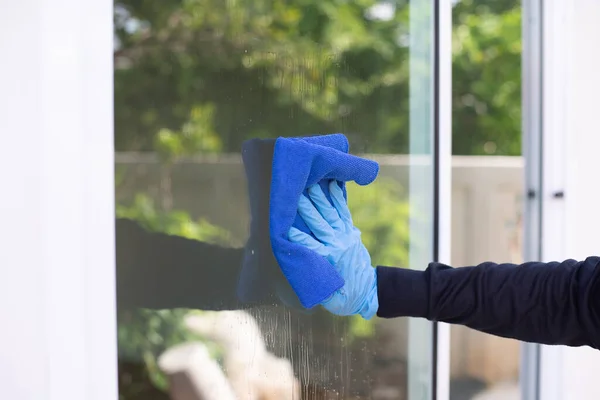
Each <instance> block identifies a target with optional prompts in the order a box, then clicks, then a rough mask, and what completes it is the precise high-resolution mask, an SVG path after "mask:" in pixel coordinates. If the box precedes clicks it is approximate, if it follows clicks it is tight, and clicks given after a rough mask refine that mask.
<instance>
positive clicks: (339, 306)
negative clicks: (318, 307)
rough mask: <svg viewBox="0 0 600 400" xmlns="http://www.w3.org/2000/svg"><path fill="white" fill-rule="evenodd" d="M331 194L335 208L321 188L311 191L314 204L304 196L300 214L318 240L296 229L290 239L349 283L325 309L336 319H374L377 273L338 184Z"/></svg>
mask: <svg viewBox="0 0 600 400" xmlns="http://www.w3.org/2000/svg"><path fill="white" fill-rule="evenodd" d="M329 192H330V195H331V199H332V201H333V205H331V203H330V202H329V200H328V199H327V197H326V196H325V193H323V190H322V189H321V187H320V186H319V185H318V184H316V185H313V186H311V187H310V188H309V189H308V195H309V197H310V200H309V199H308V198H307V197H306V196H304V195H302V196H300V201H299V205H298V213H299V214H300V216H301V217H302V219H303V220H304V222H305V223H306V225H307V226H308V228H309V229H310V230H311V232H312V233H313V235H314V236H315V237H316V240H315V238H313V237H312V236H310V235H308V234H306V233H304V232H302V231H300V230H299V229H297V228H294V227H292V228H291V229H290V232H289V235H288V236H289V239H290V241H292V242H294V243H297V244H301V245H304V246H306V247H308V248H309V249H311V250H313V251H315V252H316V253H317V254H319V255H321V256H323V257H325V258H326V259H327V260H328V261H329V262H330V263H331V264H332V265H333V266H334V267H335V268H336V270H337V272H338V273H339V274H340V275H341V277H342V278H343V279H344V281H345V283H344V286H343V287H342V288H340V289H339V290H337V291H336V292H335V293H334V294H333V295H332V296H331V297H330V298H329V299H327V300H325V301H324V302H323V303H322V305H323V307H324V308H325V309H326V310H328V311H329V312H331V313H332V314H335V315H344V316H346V315H354V314H360V315H361V316H362V317H363V318H364V319H371V318H372V317H373V316H374V315H375V314H376V313H377V309H378V308H379V302H378V298H377V276H376V270H375V268H373V266H372V265H371V256H370V255H369V252H368V251H367V249H366V248H365V246H364V245H363V243H362V241H361V233H360V231H359V230H358V229H357V228H356V227H355V226H354V224H353V222H352V216H351V215H350V210H349V209H348V205H347V203H346V199H345V198H344V194H343V192H342V189H341V188H340V186H339V185H338V184H337V182H336V181H331V183H330V184H329ZM311 200H312V201H311Z"/></svg>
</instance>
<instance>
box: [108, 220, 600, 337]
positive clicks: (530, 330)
mask: <svg viewBox="0 0 600 400" xmlns="http://www.w3.org/2000/svg"><path fill="white" fill-rule="evenodd" d="M116 227H117V229H116V238H117V260H116V261H117V299H118V307H119V309H131V308H137V307H142V308H157V309H166V308H178V307H181V308H198V309H204V310H223V309H238V308H246V307H250V306H251V305H248V304H242V303H241V302H240V301H239V300H238V298H237V295H236V287H237V284H238V280H239V276H240V269H241V267H242V261H243V257H244V250H243V249H235V248H223V247H219V246H216V245H211V244H207V243H202V242H199V241H196V240H190V239H186V238H182V237H178V236H170V235H166V234H162V233H155V232H149V231H146V230H145V229H143V228H142V227H140V226H139V225H138V224H136V223H135V222H133V221H129V220H125V219H118V220H117V224H116ZM599 264H600V257H590V258H587V259H586V260H584V261H580V262H577V261H574V260H567V261H564V262H561V263H558V262H551V263H540V262H530V263H525V264H522V265H515V264H494V263H489V262H488V263H483V264H479V265H476V266H470V267H462V268H452V267H450V266H447V265H443V264H439V263H431V264H430V265H429V266H428V268H427V269H426V270H425V271H417V270H409V269H402V268H390V267H377V282H378V296H379V310H378V313H377V315H378V316H379V317H382V318H393V317H418V318H426V319H428V320H430V321H441V322H447V323H451V324H459V325H464V326H468V327H470V328H473V329H476V330H479V331H482V332H486V333H489V334H493V335H496V336H502V337H507V338H514V339H518V340H522V341H528V342H536V343H543V344H562V345H568V346H583V345H589V346H591V347H593V348H596V349H600V283H599V282H600V279H599V277H600V265H599ZM271 301H273V302H276V301H278V299H271Z"/></svg>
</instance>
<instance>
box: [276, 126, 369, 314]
mask: <svg viewBox="0 0 600 400" xmlns="http://www.w3.org/2000/svg"><path fill="white" fill-rule="evenodd" d="M348 151H349V145H348V140H347V139H346V137H345V136H344V135H341V134H334V135H325V136H312V137H305V138H278V139H277V140H276V141H275V148H274V150H273V165H272V177H271V190H270V218H269V229H270V239H271V246H272V249H273V254H274V255H275V258H276V260H277V262H278V263H279V266H280V267H281V271H282V272H283V274H284V276H285V277H286V279H287V281H288V282H289V284H290V285H291V287H292V288H293V290H294V292H295V293H296V295H297V297H298V299H299V301H300V303H301V304H302V306H304V307H306V308H312V307H314V306H316V305H318V304H320V303H321V302H322V301H323V300H325V299H327V298H328V297H329V296H331V295H332V294H333V293H334V292H335V291H336V290H338V289H340V288H341V287H342V286H343V285H344V280H343V279H342V277H341V276H340V275H339V274H338V273H337V271H336V270H335V268H334V267H333V266H332V265H331V264H330V263H329V262H328V261H327V260H326V259H324V258H323V257H321V256H320V255H318V254H317V253H315V252H314V251H312V250H309V249H307V248H306V247H304V246H301V245H298V244H295V243H292V242H290V241H289V239H288V232H289V230H290V227H292V226H294V227H296V228H298V229H300V230H301V231H303V232H306V233H310V231H309V229H308V227H307V226H306V224H304V222H303V220H302V219H301V217H300V216H299V215H298V200H299V199H300V195H301V194H302V193H306V190H307V188H308V187H309V186H312V185H314V184H315V183H319V184H320V185H321V187H322V188H323V191H324V192H325V195H326V196H327V197H328V198H329V201H330V202H331V198H330V196H329V189H328V183H329V182H330V181H331V180H336V181H338V184H339V185H340V187H341V188H342V190H343V192H344V196H346V188H345V182H347V181H355V182H356V183H357V184H359V185H368V184H369V183H371V182H373V181H374V180H375V178H376V177H377V174H378V172H379V165H378V164H377V163H376V162H374V161H371V160H366V159H364V158H360V157H356V156H353V155H350V154H348Z"/></svg>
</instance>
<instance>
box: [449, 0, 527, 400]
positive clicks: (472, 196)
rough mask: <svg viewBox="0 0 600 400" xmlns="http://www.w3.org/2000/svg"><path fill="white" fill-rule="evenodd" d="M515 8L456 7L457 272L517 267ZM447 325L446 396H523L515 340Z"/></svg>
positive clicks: (500, 4) (517, 4) (512, 2)
mask: <svg viewBox="0 0 600 400" xmlns="http://www.w3.org/2000/svg"><path fill="white" fill-rule="evenodd" d="M521 11H522V4H521V1H519V0H505V1H480V2H477V3H476V4H475V2H471V1H458V2H456V3H455V5H454V9H453V23H454V27H453V31H454V33H453V36H454V37H453V39H454V49H453V59H454V61H453V72H454V76H453V92H454V93H453V154H454V163H453V165H454V168H453V171H452V176H453V182H452V216H453V218H452V265H453V266H456V267H460V266H467V265H476V264H478V263H481V262H485V261H494V262H499V263H502V262H509V263H516V264H520V263H522V262H523V257H522V255H523V215H522V210H523V198H524V194H523V188H524V187H525V185H524V183H523V176H524V170H523V160H522V159H521V142H522V137H521V123H522V122H521V44H522V41H521V36H522V26H521ZM476 54H477V55H479V56H475V55H476ZM471 221H477V223H476V224H473V223H471ZM451 329H452V330H451V351H450V353H451V385H450V389H451V390H450V399H456V400H463V399H465V400H471V399H474V400H475V399H477V400H479V399H493V398H501V399H506V400H518V399H520V398H521V395H520V387H519V370H520V355H521V354H520V344H519V342H518V341H516V340H511V339H505V338H500V337H495V336H491V335H486V334H484V333H480V332H476V331H473V330H470V329H468V328H465V327H461V326H453V327H452V328H451Z"/></svg>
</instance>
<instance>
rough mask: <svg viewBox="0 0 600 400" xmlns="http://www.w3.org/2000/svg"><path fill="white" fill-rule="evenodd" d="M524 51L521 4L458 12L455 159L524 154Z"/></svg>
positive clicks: (474, 4)
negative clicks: (522, 113) (456, 155)
mask: <svg viewBox="0 0 600 400" xmlns="http://www.w3.org/2000/svg"><path fill="white" fill-rule="evenodd" d="M521 50H522V48H521V7H520V3H519V2H516V1H514V0H511V1H506V0H504V1H500V0H496V1H490V0H488V1H486V2H481V1H475V0H463V1H461V2H460V3H459V4H458V5H457V6H456V7H455V8H454V31H453V81H452V85H453V99H452V101H453V153H454V154H463V155H487V154H489V155H520V154H521Z"/></svg>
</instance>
